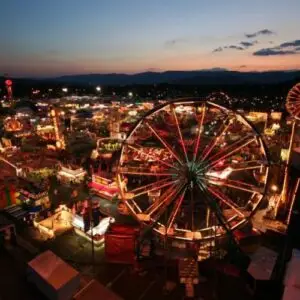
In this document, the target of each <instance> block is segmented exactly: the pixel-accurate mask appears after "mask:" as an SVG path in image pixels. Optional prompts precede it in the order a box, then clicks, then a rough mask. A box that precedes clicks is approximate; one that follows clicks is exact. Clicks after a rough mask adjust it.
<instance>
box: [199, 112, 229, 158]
mask: <svg viewBox="0 0 300 300" xmlns="http://www.w3.org/2000/svg"><path fill="white" fill-rule="evenodd" d="M232 120H233V119H232V118H231V117H228V118H227V119H226V120H225V122H224V124H223V126H222V128H221V130H220V133H219V134H218V135H217V136H216V137H215V138H214V139H213V140H212V141H211V143H210V144H209V145H208V146H207V148H206V149H207V150H206V149H205V150H204V153H203V155H202V157H201V159H202V160H205V159H206V158H207V157H208V156H209V154H210V153H211V152H212V150H213V149H214V148H215V146H216V144H217V143H218V141H219V140H220V138H221V137H222V135H223V134H224V133H225V132H226V131H227V130H228V128H229V126H230V124H231V121H232Z"/></svg>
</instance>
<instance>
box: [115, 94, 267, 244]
mask: <svg viewBox="0 0 300 300" xmlns="http://www.w3.org/2000/svg"><path fill="white" fill-rule="evenodd" d="M268 170H269V167H268V159H267V155H266V151H265V146H264V144H263V141H262V139H261V137H260V136H259V134H258V133H257V132H256V131H255V129H254V128H253V127H252V126H251V125H250V123H249V122H248V121H247V120H246V119H245V118H244V117H243V116H241V115H239V114H236V113H234V112H232V111H230V110H228V109H226V108H224V107H221V106H219V105H217V104H214V103H211V102H201V101H199V100H198V99H179V100H176V101H174V102H170V103H167V104H163V105H161V106H159V107H158V108H155V109H154V110H152V111H150V112H149V113H148V114H147V115H146V116H145V117H144V118H142V119H141V120H140V121H139V122H138V123H137V124H136V125H135V127H134V128H133V129H132V131H131V132H130V134H129V135H128V138H127V140H126V141H125V142H124V144H123V146H122V150H121V157H120V162H119V165H118V180H119V183H120V191H121V193H120V194H121V198H122V200H123V201H124V202H125V203H126V205H127V208H128V211H129V212H130V213H131V214H132V215H133V216H134V217H135V218H136V219H137V220H138V221H139V222H141V223H142V224H143V225H145V226H151V227H152V228H153V230H154V231H155V232H156V233H158V234H159V235H160V236H165V237H166V236H167V237H168V238H170V239H173V240H185V241H203V240H210V239H212V238H217V237H221V236H223V235H225V234H226V233H228V232H231V231H233V230H235V229H237V228H240V226H242V225H243V224H246V223H247V222H248V221H249V219H250V218H251V217H252V216H253V214H254V213H255V212H256V210H257V209H258V208H259V205H260V203H261V201H262V199H263V197H264V194H265V192H266V189H267V181H268Z"/></svg>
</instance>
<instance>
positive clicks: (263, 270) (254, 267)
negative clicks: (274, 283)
mask: <svg viewBox="0 0 300 300" xmlns="http://www.w3.org/2000/svg"><path fill="white" fill-rule="evenodd" d="M250 257H251V263H250V265H249V267H248V272H249V273H250V274H251V275H252V276H253V277H254V278H255V279H256V280H270V278H271V275H272V273H273V269H274V267H275V263H276V260H277V257H278V253H277V252H275V251H273V250H271V249H269V248H266V247H260V248H259V249H258V250H257V251H256V252H254V253H253V254H252V255H251V256H250Z"/></svg>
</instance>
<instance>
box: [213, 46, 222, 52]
mask: <svg viewBox="0 0 300 300" xmlns="http://www.w3.org/2000/svg"><path fill="white" fill-rule="evenodd" d="M221 51H223V48H222V47H218V48H216V49H214V50H213V51H212V52H221Z"/></svg>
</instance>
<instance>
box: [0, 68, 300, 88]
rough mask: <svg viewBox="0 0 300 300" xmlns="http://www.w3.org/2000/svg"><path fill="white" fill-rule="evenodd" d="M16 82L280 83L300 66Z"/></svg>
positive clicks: (294, 76) (299, 76) (299, 73)
mask: <svg viewBox="0 0 300 300" xmlns="http://www.w3.org/2000/svg"><path fill="white" fill-rule="evenodd" d="M13 81H14V84H15V85H18V86H20V85H23V86H27V85H34V84H38V85H48V84H54V85H61V84H70V85H84V86H87V85H91V86H94V85H104V86H105V85H112V86H116V85H118V86H125V85H135V84H136V85H152V84H162V83H168V84H175V85H203V86H204V85H244V84H259V85H262V84H278V83H285V82H297V81H300V70H296V71H294V70H291V71H273V72H236V71H228V70H226V69H222V68H214V69H211V70H200V71H166V72H144V73H137V74H132V75H130V74H117V73H112V74H82V75H66V76H60V77H54V78H47V79H30V78H16V79H14V80H13ZM0 85H2V86H3V85H4V77H0Z"/></svg>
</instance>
